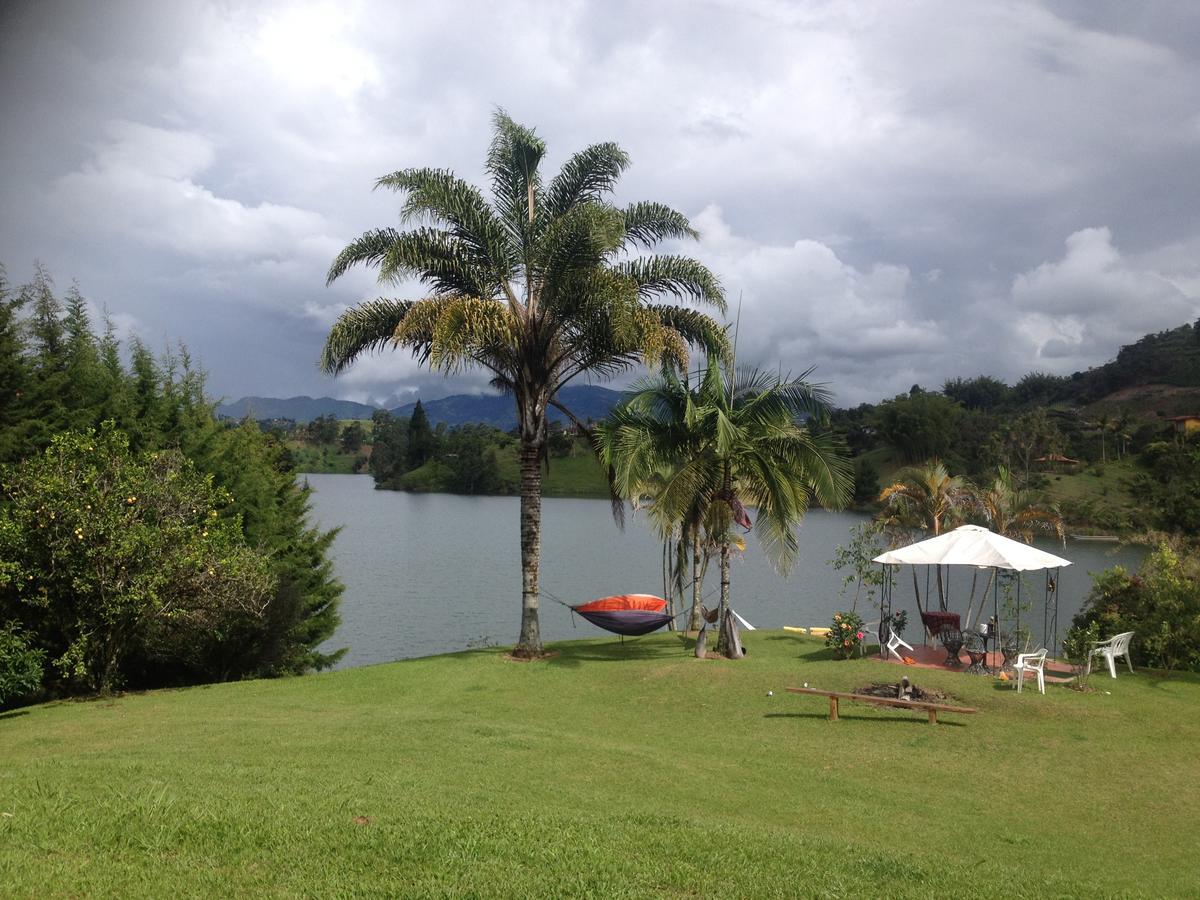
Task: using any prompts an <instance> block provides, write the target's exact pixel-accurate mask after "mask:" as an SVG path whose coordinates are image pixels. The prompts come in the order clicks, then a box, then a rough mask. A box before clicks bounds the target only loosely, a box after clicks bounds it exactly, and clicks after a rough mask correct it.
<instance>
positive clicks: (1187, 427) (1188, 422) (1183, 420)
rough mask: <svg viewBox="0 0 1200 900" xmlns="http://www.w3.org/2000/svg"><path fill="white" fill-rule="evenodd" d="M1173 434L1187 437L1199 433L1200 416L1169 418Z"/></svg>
mask: <svg viewBox="0 0 1200 900" xmlns="http://www.w3.org/2000/svg"><path fill="white" fill-rule="evenodd" d="M1170 421H1171V423H1172V424H1173V425H1174V426H1175V433H1176V434H1180V435H1184V436H1185V437H1189V436H1191V435H1193V434H1195V433H1196V432H1198V431H1200V416H1171V420H1170Z"/></svg>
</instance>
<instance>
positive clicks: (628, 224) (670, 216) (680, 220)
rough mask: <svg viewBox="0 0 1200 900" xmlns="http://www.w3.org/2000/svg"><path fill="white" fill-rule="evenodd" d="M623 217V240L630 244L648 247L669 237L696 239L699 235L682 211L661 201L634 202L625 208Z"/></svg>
mask: <svg viewBox="0 0 1200 900" xmlns="http://www.w3.org/2000/svg"><path fill="white" fill-rule="evenodd" d="M624 217H625V241H626V243H627V244H629V245H631V246H642V247H646V248H649V247H653V246H654V245H655V244H657V243H658V242H659V241H664V240H668V239H671V238H675V239H682V238H690V239H691V240H697V239H699V237H700V232H698V231H696V229H694V228H693V227H692V225H691V223H690V222H688V220H687V217H686V216H685V215H684V214H683V213H680V212H676V211H675V210H673V209H671V207H669V206H667V205H665V204H663V203H654V202H652V201H644V202H641V203H634V204H632V205H630V206H627V207H626V208H625V210H624Z"/></svg>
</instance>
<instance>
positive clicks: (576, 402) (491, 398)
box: [217, 384, 621, 431]
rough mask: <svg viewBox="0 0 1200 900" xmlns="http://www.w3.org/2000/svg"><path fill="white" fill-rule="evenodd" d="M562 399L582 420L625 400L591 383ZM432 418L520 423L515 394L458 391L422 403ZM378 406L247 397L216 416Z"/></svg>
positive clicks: (344, 412) (336, 412)
mask: <svg viewBox="0 0 1200 900" xmlns="http://www.w3.org/2000/svg"><path fill="white" fill-rule="evenodd" d="M558 396H559V400H560V401H561V402H562V404H563V405H564V406H566V407H567V408H568V409H569V410H571V412H573V413H575V415H577V416H578V417H579V418H580V419H582V420H583V421H585V422H586V421H587V420H588V419H593V420H595V419H603V418H604V417H605V416H607V415H608V411H609V410H610V409H612V408H613V406H614V405H615V404H616V402H617V400H619V399H620V397H621V393H620V392H619V391H614V390H610V389H609V388H605V387H599V386H598V385H592V384H581V385H572V386H569V387H566V388H564V389H563V390H561V391H559V395H558ZM422 403H423V405H424V407H425V413H426V415H428V416H429V421H430V422H432V423H433V424H434V425H436V424H437V423H438V422H445V423H446V425H448V426H449V427H451V428H453V427H455V426H457V425H466V424H468V423H470V424H482V425H491V426H493V427H494V428H499V429H501V430H503V431H508V430H509V429H510V428H514V427H515V426H516V424H517V413H516V407H515V405H514V403H513V398H512V397H510V396H508V395H505V394H455V395H454V396H452V397H443V398H442V399H440V400H429V401H427V402H426V401H422ZM415 406H416V403H415V402H414V403H406V404H405V405H404V406H398V407H396V408H395V409H393V410H391V412H392V414H393V415H395V416H403V417H407V416H411V415H412V411H413V407H415ZM376 409H378V407H375V406H371V405H370V404H367V403H355V402H354V401H353V400H338V399H335V398H333V397H318V398H316V399H314V398H312V397H289V398H288V399H286V400H280V399H279V398H277V397H243V398H242V399H241V400H237V401H235V402H234V403H222V404H220V405H219V406H218V407H217V414H218V415H222V416H228V417H229V418H233V419H242V418H245V417H246V416H250V417H251V418H252V419H292V420H294V421H296V422H311V421H312V420H313V419H315V418H317V417H318V416H325V415H332V416H334V417H335V418H338V419H369V418H371V416H372V415H373V414H374V413H375V411H376ZM550 419H551V421H554V422H561V421H564V416H563V415H562V414H561V413H559V411H558V410H556V409H554V408H551V409H550Z"/></svg>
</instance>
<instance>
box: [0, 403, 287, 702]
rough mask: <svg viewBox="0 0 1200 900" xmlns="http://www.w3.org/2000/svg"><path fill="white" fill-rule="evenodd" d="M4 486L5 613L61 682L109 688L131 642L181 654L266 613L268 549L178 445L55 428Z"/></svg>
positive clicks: (110, 430)
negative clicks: (248, 538)
mask: <svg viewBox="0 0 1200 900" xmlns="http://www.w3.org/2000/svg"><path fill="white" fill-rule="evenodd" d="M3 492H4V497H5V499H6V500H7V501H8V503H7V506H5V507H4V508H3V510H0V559H3V560H5V569H4V581H3V583H2V584H0V613H3V614H4V615H6V616H11V617H13V618H16V619H19V620H21V621H22V622H23V623H24V624H25V625H26V627H27V628H28V629H29V630H30V631H31V632H32V634H33V635H34V636H35V639H36V641H37V643H38V645H39V646H42V647H46V648H47V649H49V651H50V653H51V654H52V659H51V662H52V665H53V666H54V668H55V669H56V670H57V673H58V675H59V676H60V677H61V679H62V681H63V683H64V686H65V687H68V688H75V689H78V688H84V689H86V690H91V691H96V692H99V693H107V692H108V691H110V690H111V689H112V688H113V687H114V686H116V685H117V684H118V683H119V681H120V679H121V675H122V666H123V664H124V662H125V660H126V657H128V656H130V655H132V654H135V653H136V654H138V655H141V656H144V657H146V658H150V659H155V658H161V659H169V660H171V662H172V664H180V665H186V664H187V662H188V660H189V658H190V657H192V656H194V655H197V654H203V653H207V652H210V650H211V645H212V644H213V643H214V642H215V643H217V644H219V643H220V642H221V641H222V640H223V638H224V637H225V636H226V635H228V634H236V633H239V632H240V631H242V630H244V629H245V628H246V627H247V626H248V625H250V624H253V623H255V622H257V621H258V620H260V619H261V618H262V617H263V615H264V610H265V607H266V605H267V601H268V598H269V597H270V595H271V592H272V590H273V588H274V579H273V578H272V576H271V573H270V566H269V562H268V561H267V559H266V558H265V557H264V556H262V555H261V554H259V553H256V552H255V551H253V550H251V549H250V548H249V547H247V546H246V543H245V540H244V538H243V536H242V530H241V522H240V520H239V519H238V518H236V517H232V518H231V517H228V516H223V515H222V511H223V510H224V509H225V508H226V507H227V506H228V505H229V503H230V499H231V498H230V497H229V495H228V494H226V493H225V492H223V491H219V490H217V489H216V488H214V487H213V485H212V480H211V478H206V477H203V476H201V475H200V474H198V473H197V472H196V471H195V469H194V468H193V467H192V465H191V463H189V462H188V461H187V460H185V459H184V458H183V457H182V456H181V455H180V454H179V453H177V452H158V453H146V454H142V455H140V456H135V455H134V454H132V453H130V451H129V439H128V437H127V436H126V435H125V434H123V433H122V432H120V431H117V430H116V429H115V428H114V427H113V426H112V424H111V423H108V424H106V425H105V426H104V427H103V428H102V429H101V430H100V432H99V433H97V432H93V431H88V432H84V433H81V434H72V433H67V434H62V435H59V436H58V437H56V438H54V440H53V441H52V443H51V445H50V447H49V448H47V450H46V451H45V453H43V454H40V455H38V456H33V457H30V458H29V459H27V460H26V461H25V462H23V463H21V464H20V465H18V466H15V467H13V468H11V469H10V470H9V471H8V472H7V473H6V475H5V478H4V485H3Z"/></svg>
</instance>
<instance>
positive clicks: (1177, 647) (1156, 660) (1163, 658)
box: [1073, 543, 1200, 672]
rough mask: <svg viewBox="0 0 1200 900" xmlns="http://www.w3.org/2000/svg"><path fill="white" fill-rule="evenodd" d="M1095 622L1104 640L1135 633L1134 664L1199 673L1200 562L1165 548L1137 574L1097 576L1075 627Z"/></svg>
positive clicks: (1117, 570) (1118, 570)
mask: <svg viewBox="0 0 1200 900" xmlns="http://www.w3.org/2000/svg"><path fill="white" fill-rule="evenodd" d="M1093 623H1095V624H1096V626H1097V627H1098V629H1099V634H1100V637H1101V638H1102V639H1104V638H1110V637H1112V636H1113V635H1115V634H1120V633H1121V632H1123V631H1133V632H1135V633H1136V637H1135V638H1134V639H1133V643H1132V645H1131V647H1130V652H1131V654H1132V657H1133V661H1134V662H1135V663H1139V664H1141V665H1148V666H1153V667H1155V668H1160V669H1187V670H1190V671H1193V672H1200V563H1197V560H1196V558H1195V557H1194V556H1192V555H1183V554H1180V553H1179V552H1177V551H1176V550H1175V549H1172V548H1171V547H1170V546H1168V545H1167V544H1166V543H1163V544H1160V545H1159V546H1158V548H1157V549H1156V550H1155V551H1154V552H1153V553H1151V554H1150V555H1149V556H1147V557H1146V560H1145V562H1144V563H1143V564H1142V568H1141V570H1140V571H1139V572H1138V574H1137V575H1131V574H1130V573H1129V572H1128V571H1126V570H1125V569H1124V568H1122V567H1121V566H1114V567H1113V568H1111V569H1107V570H1106V571H1104V572H1101V573H1099V574H1098V575H1097V576H1096V577H1095V580H1094V581H1093V584H1092V590H1091V592H1090V593H1089V594H1088V598H1087V601H1086V603H1085V604H1084V607H1083V610H1082V611H1081V612H1080V613H1079V614H1078V615H1077V616H1076V617H1075V620H1074V623H1073V624H1074V626H1076V627H1080V628H1086V627H1088V626H1089V625H1091V624H1093Z"/></svg>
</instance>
